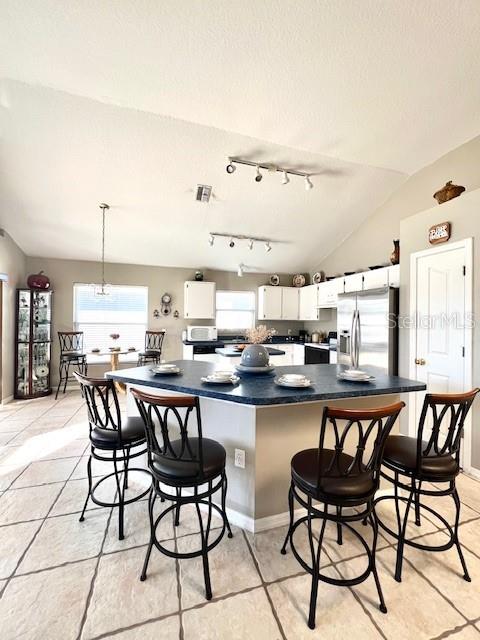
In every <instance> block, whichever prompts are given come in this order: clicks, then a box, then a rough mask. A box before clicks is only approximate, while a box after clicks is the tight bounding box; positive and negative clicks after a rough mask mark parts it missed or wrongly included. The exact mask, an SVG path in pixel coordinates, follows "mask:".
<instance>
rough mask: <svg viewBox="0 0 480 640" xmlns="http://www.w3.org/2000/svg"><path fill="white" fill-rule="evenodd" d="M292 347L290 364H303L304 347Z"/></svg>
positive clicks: (300, 345)
mask: <svg viewBox="0 0 480 640" xmlns="http://www.w3.org/2000/svg"><path fill="white" fill-rule="evenodd" d="M292 346H293V350H292V351H293V358H292V364H301V365H303V364H305V345H303V344H294V345H292Z"/></svg>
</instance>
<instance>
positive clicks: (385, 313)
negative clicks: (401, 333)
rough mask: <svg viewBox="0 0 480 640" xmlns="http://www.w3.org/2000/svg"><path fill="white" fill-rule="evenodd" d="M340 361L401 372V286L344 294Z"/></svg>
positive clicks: (339, 328)
mask: <svg viewBox="0 0 480 640" xmlns="http://www.w3.org/2000/svg"><path fill="white" fill-rule="evenodd" d="M337 331H338V345H337V351H338V363H339V364H346V365H349V366H353V367H354V368H361V367H364V366H366V365H371V366H375V367H380V368H381V369H383V370H384V371H385V373H389V374H391V375H396V374H397V372H398V289H393V288H391V287H382V288H381V289H372V290H370V291H358V292H356V293H341V294H339V296H338V306H337Z"/></svg>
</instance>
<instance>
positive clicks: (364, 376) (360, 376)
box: [337, 369, 375, 382]
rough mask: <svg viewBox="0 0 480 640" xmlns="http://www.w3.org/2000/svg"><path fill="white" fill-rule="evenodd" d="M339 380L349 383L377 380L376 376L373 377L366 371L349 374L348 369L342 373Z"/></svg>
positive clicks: (338, 376)
mask: <svg viewBox="0 0 480 640" xmlns="http://www.w3.org/2000/svg"><path fill="white" fill-rule="evenodd" d="M337 378H339V379H340V380H346V381H347V382H371V381H372V380H375V376H371V375H370V374H368V373H366V372H365V371H355V373H353V374H352V373H348V369H347V370H346V371H341V372H340V373H339V374H338V375H337Z"/></svg>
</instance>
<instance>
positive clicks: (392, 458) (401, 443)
mask: <svg viewBox="0 0 480 640" xmlns="http://www.w3.org/2000/svg"><path fill="white" fill-rule="evenodd" d="M422 454H423V455H422V457H421V462H420V464H421V467H420V470H421V473H422V477H423V479H424V480H429V481H432V482H435V480H439V479H442V480H444V481H445V480H448V479H450V478H454V477H455V476H456V475H458V473H459V472H460V466H459V464H458V461H457V460H455V458H454V457H453V456H452V455H450V454H448V453H446V454H443V455H437V454H435V452H434V451H433V450H431V451H429V450H428V442H425V441H424V440H422ZM383 464H384V465H385V466H388V467H392V470H395V469H398V470H399V471H401V472H402V473H404V474H406V475H407V474H408V475H411V474H412V473H415V471H416V468H417V439H416V438H410V437H409V436H389V437H388V438H387V444H386V445H385V453H384V456H383Z"/></svg>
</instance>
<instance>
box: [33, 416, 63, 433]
mask: <svg viewBox="0 0 480 640" xmlns="http://www.w3.org/2000/svg"><path fill="white" fill-rule="evenodd" d="M67 421H68V418H66V417H65V416H52V415H51V413H50V411H48V412H47V413H45V414H43V415H42V416H41V417H40V418H36V419H35V420H33V422H32V423H31V424H30V426H28V427H27V430H28V431H31V430H32V429H45V428H50V429H58V428H59V427H63V426H65V424H66V423H67Z"/></svg>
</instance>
